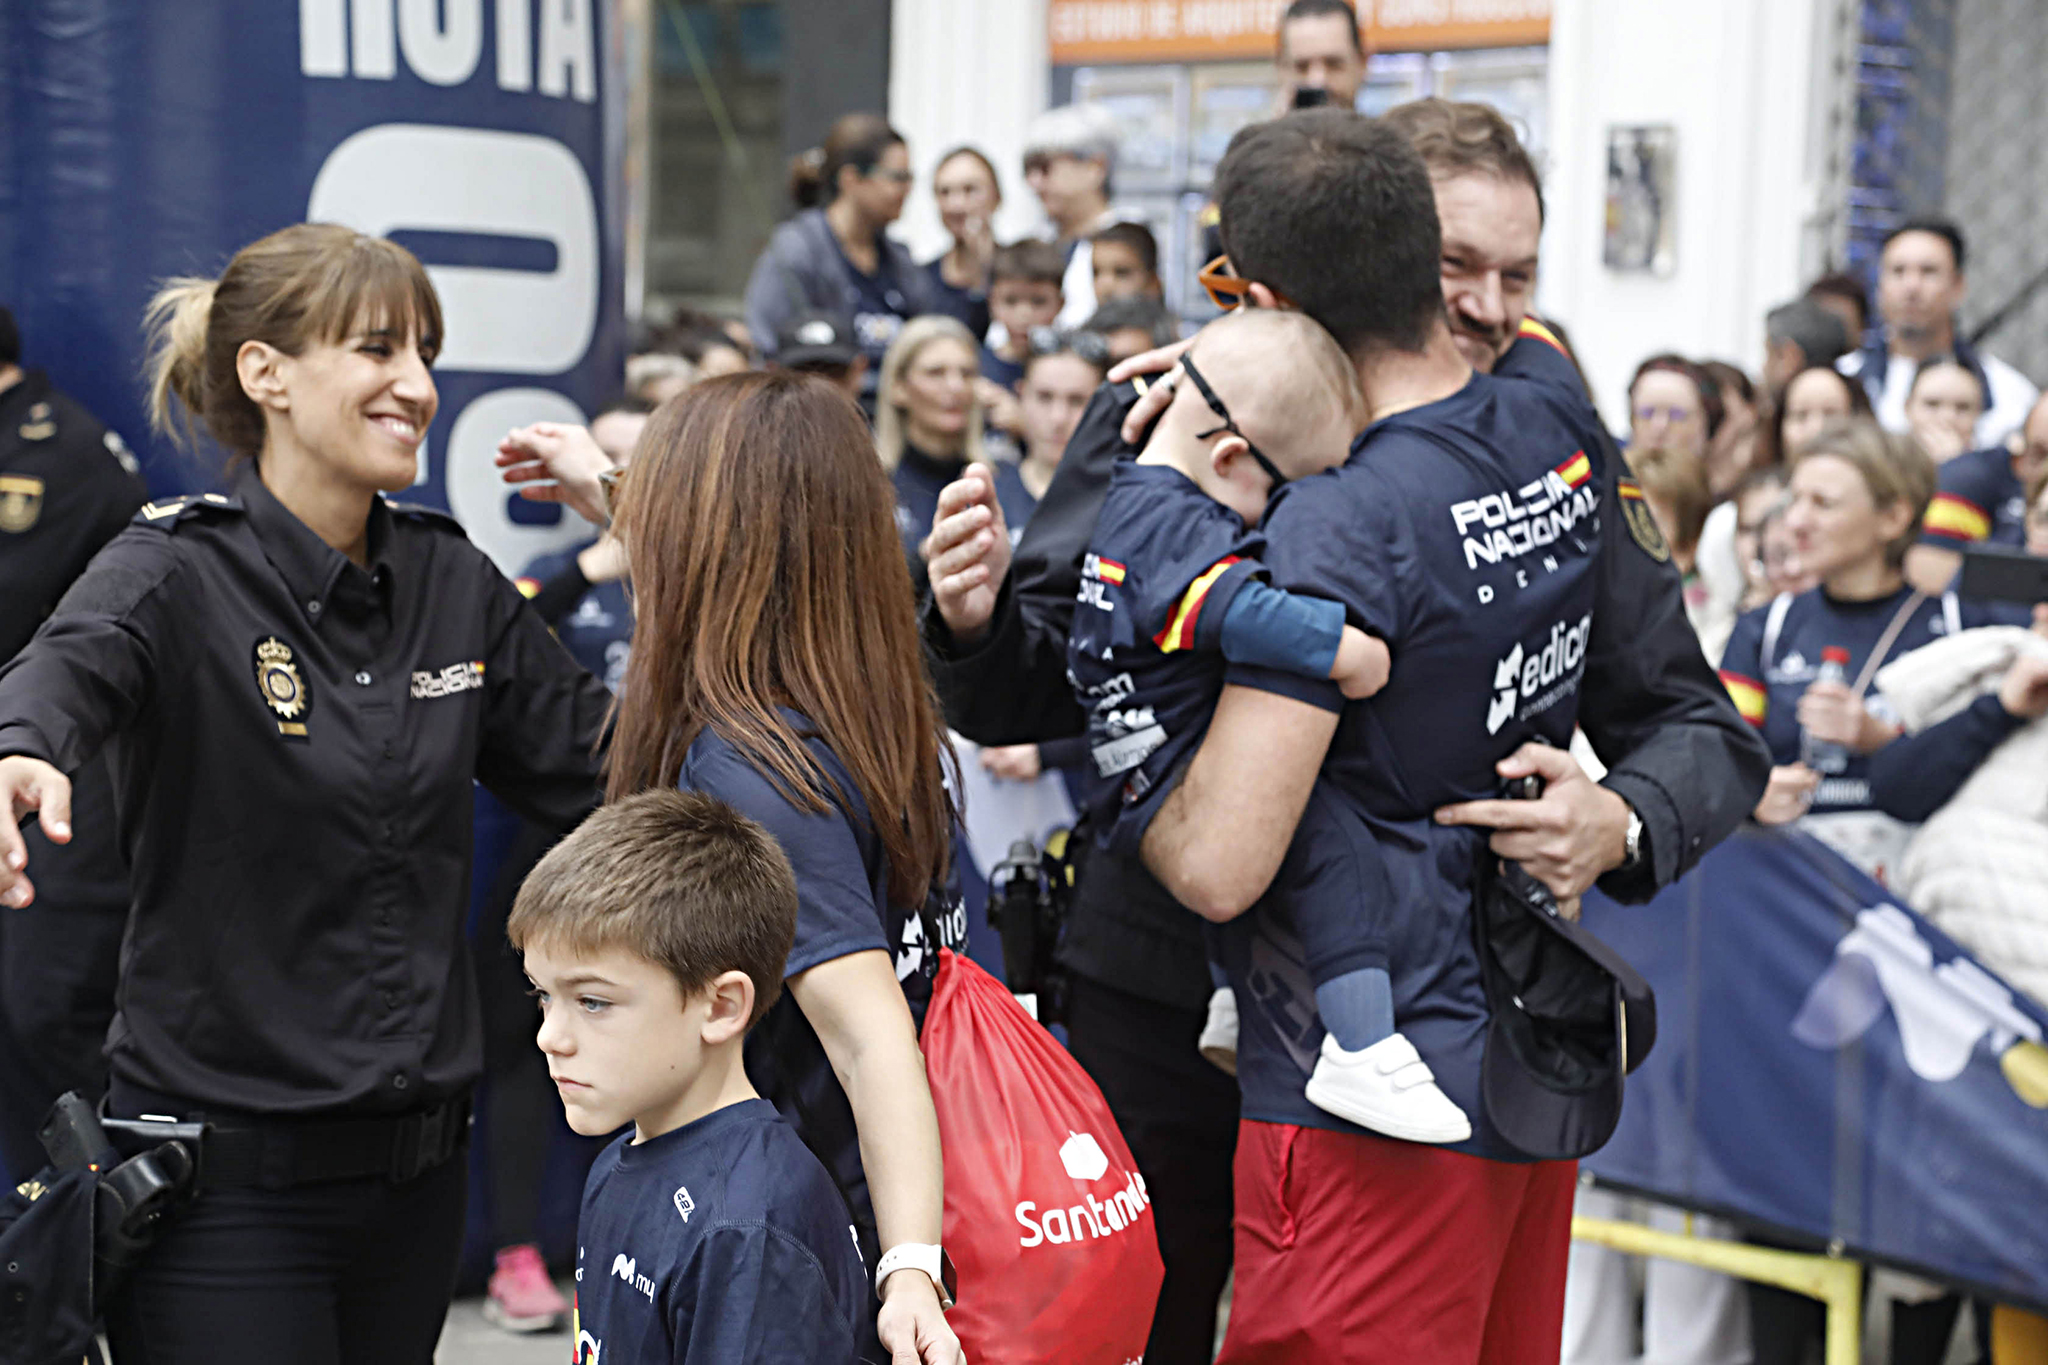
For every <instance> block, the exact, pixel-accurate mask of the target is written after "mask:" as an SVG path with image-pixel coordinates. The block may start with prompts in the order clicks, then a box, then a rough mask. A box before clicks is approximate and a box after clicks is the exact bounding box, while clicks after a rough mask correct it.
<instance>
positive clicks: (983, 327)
mask: <svg viewBox="0 0 2048 1365" xmlns="http://www.w3.org/2000/svg"><path fill="white" fill-rule="evenodd" d="M922 269H923V270H924V273H925V275H926V276H927V277H928V278H929V279H930V281H931V284H930V291H929V292H930V294H931V297H932V303H933V306H934V308H935V310H936V311H938V312H941V313H944V314H945V315H946V316H948V317H954V318H958V319H960V321H961V323H962V324H963V325H964V326H965V327H966V328H967V330H968V331H970V332H972V333H974V339H975V340H976V341H980V340H981V338H982V336H983V334H985V333H986V332H987V331H988V291H987V290H985V289H982V290H976V289H956V288H954V287H953V285H952V284H951V283H949V282H948V281H947V279H946V258H945V257H944V256H940V257H939V258H938V259H936V260H933V261H928V262H926V263H925V265H924V266H923V267H922Z"/></svg>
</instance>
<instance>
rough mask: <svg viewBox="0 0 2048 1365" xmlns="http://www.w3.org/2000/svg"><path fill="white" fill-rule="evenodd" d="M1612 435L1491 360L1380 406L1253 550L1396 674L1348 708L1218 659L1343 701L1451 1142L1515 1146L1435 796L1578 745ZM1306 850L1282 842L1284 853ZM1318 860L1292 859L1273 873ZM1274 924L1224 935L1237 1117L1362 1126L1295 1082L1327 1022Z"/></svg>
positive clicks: (1460, 793)
mask: <svg viewBox="0 0 2048 1365" xmlns="http://www.w3.org/2000/svg"><path fill="white" fill-rule="evenodd" d="M1573 383H1574V385H1575V384H1576V380H1575V379H1574V381H1573ZM1609 449H1610V447H1608V446H1607V445H1606V443H1605V442H1604V441H1603V440H1602V439H1601V433H1600V431H1599V426H1598V419H1597V418H1596V417H1595V416H1594V414H1593V413H1592V410H1591V409H1590V408H1589V407H1588V406H1587V405H1586V403H1585V401H1584V399H1583V398H1582V397H1577V396H1575V395H1571V394H1568V393H1567V392H1566V391H1564V390H1563V389H1561V388H1559V387H1555V386H1552V385H1549V384H1545V383H1532V382H1522V381H1514V380H1500V379H1494V378H1491V377H1489V376H1486V375H1475V376H1474V377H1473V378H1472V379H1471V381H1470V382H1469V383H1468V384H1466V385H1465V387H1464V388H1463V389H1461V390H1460V391H1459V392H1457V393H1456V394H1453V395H1451V396H1450V397H1447V398H1444V399H1442V400H1440V401H1438V402H1435V403H1431V404H1427V405H1425V406H1423V407H1420V408H1415V409H1411V410H1409V411H1406V412H1401V413H1397V414H1395V415H1393V416H1391V417H1387V418H1384V419H1382V420H1380V421H1378V422H1376V423H1374V424H1373V425H1372V426H1370V427H1368V428H1367V429H1366V431H1365V432H1364V434H1362V435H1361V436H1360V437H1359V438H1358V441H1357V442H1356V444H1355V445H1354V446H1353V449H1352V454H1351V458H1350V459H1349V460H1348V461H1347V462H1346V463H1345V464H1344V465H1343V466H1341V467H1340V468H1338V469H1335V470H1332V471H1330V472H1328V473H1325V474H1319V475H1316V476H1314V477H1312V478H1307V479H1302V480H1299V481H1297V482H1295V483H1292V484H1289V485H1288V486H1287V487H1286V488H1284V489H1282V490H1281V491H1280V493H1279V495H1278V496H1277V497H1276V498H1275V499H1274V501H1273V503H1272V505H1271V507H1270V508H1269V509H1268V512H1267V515H1266V520H1265V523H1264V530H1265V533H1266V539H1267V549H1266V553H1265V563H1266V567H1267V569H1268V571H1269V572H1270V573H1271V574H1272V577H1273V582H1274V584H1275V586H1277V587H1280V588H1283V589H1285V590H1287V591H1290V592H1299V593H1303V594H1307V595H1310V596H1321V597H1331V598H1335V599H1336V600H1338V601H1339V602H1341V603H1342V604H1343V606H1344V610H1345V614H1346V617H1347V618H1348V620H1349V621H1350V623H1351V624H1352V625H1355V626H1358V627H1360V628H1361V629H1364V630H1366V631H1368V632H1369V633H1372V634H1375V635H1378V636H1380V637H1381V638H1383V639H1384V640H1386V642H1387V644H1388V647H1389V648H1390V649H1391V650H1392V652H1393V660H1394V662H1393V670H1392V673H1391V676H1390V677H1389V680H1388V682H1387V685H1386V687H1385V688H1384V689H1383V690H1382V691H1381V692H1380V693H1379V694H1378V695H1376V696H1374V697H1372V698H1370V699H1369V700H1366V701H1363V702H1354V703H1352V704H1350V705H1349V706H1344V705H1343V702H1342V698H1341V696H1340V695H1339V693H1338V692H1337V690H1336V688H1335V686H1334V685H1332V684H1329V683H1317V682H1311V681H1309V680H1307V679H1302V678H1297V677H1293V676H1291V675H1287V674H1281V673H1274V672H1270V671H1263V670H1252V669H1245V668H1241V667H1234V668H1233V669H1232V670H1231V672H1230V678H1229V680H1230V681H1232V682H1237V683H1246V684H1249V685H1252V686H1256V687H1260V688H1263V689H1265V690H1269V691H1276V692H1280V693H1283V694H1286V695H1290V696H1293V697H1296V698H1298V699H1300V700H1305V701H1309V702H1313V703H1315V704H1317V705H1322V706H1325V707H1328V708H1330V709H1332V710H1336V709H1339V708H1340V707H1341V708H1342V711H1343V718H1342V720H1341V722H1340V723H1339V726H1338V729H1337V734H1336V737H1335V739H1334V740H1333V741H1332V743H1331V747H1330V753H1329V756H1328V758H1327V759H1326V761H1325V763H1324V765H1323V769H1322V778H1323V780H1325V781H1327V782H1329V783H1331V784H1332V785H1333V786H1334V787H1335V788H1336V789H1338V791H1340V792H1341V793H1342V795H1343V796H1344V797H1346V798H1347V799H1348V801H1349V803H1350V804H1351V805H1352V806H1354V807H1355V808H1356V809H1357V811H1358V812H1359V814H1360V816H1361V818H1362V819H1363V821H1364V823H1365V825H1366V827H1367V829H1368V830H1369V831H1370V832H1371V834H1372V837H1373V843H1374V844H1375V845H1377V847H1378V848H1379V850H1380V853H1381V858H1382V861H1383V863H1384V865H1385V868H1386V872H1387V877H1388V880H1389V884H1390V887H1391V896H1392V900H1391V906H1392V907H1393V909H1392V910H1391V911H1390V913H1389V914H1388V916H1387V917H1386V918H1387V921H1388V924H1387V935H1388V941H1387V956H1388V961H1389V966H1390V970H1391V973H1392V976H1393V984H1394V1014H1395V1017H1396V1018H1398V1019H1399V1020H1400V1021H1401V1027H1402V1032H1403V1033H1405V1034H1406V1035H1407V1036H1408V1038H1409V1039H1410V1040H1411V1041H1412V1042H1413V1043H1414V1044H1415V1046H1416V1048H1417V1050H1418V1051H1419V1052H1420V1053H1421V1054H1422V1056H1423V1058H1424V1060H1426V1061H1427V1062H1428V1063H1429V1065H1430V1067H1431V1068H1432V1069H1433V1070H1434V1071H1435V1073H1436V1079H1437V1082H1438V1084H1439V1085H1440V1086H1441V1087H1442V1088H1443V1090H1444V1092H1445V1094H1447V1095H1448V1096H1449V1097H1450V1098H1451V1099H1452V1101H1454V1102H1455V1103H1456V1104H1458V1105H1459V1107H1461V1108H1462V1109H1464V1110H1465V1112H1466V1113H1468V1114H1470V1115H1471V1116H1472V1119H1473V1128H1474V1133H1473V1137H1472V1138H1471V1139H1470V1140H1469V1141H1468V1142H1466V1143H1463V1144H1459V1150H1464V1151H1468V1152H1472V1153H1475V1154H1477V1155H1481V1156H1489V1157H1504V1158H1513V1157H1514V1156H1515V1155H1516V1153H1515V1152H1514V1151H1513V1149H1512V1148H1510V1147H1509V1146H1508V1145H1507V1144H1506V1143H1505V1142H1504V1141H1503V1140H1502V1139H1501V1138H1500V1137H1499V1136H1498V1134H1497V1133H1496V1132H1495V1131H1494V1130H1493V1128H1492V1125H1491V1124H1490V1123H1488V1122H1487V1121H1486V1117H1485V1110H1484V1107H1483V1106H1482V1105H1481V1103H1480V1099H1479V1068H1480V1060H1481V1056H1482V1052H1483V1048H1484V1038H1485V1030H1486V1021H1487V1011H1486V997H1485V993H1484V991H1483V989H1482V986H1481V982H1480V975H1479V965H1478V962H1477V960H1476V956H1475V952H1474V947H1473V926H1472V915H1471V900H1472V873H1473V869H1474V866H1475V860H1476V859H1477V857H1478V856H1479V854H1480V851H1481V849H1482V847H1483V845H1484V831H1477V830H1472V829H1466V828H1451V827H1445V826H1439V825H1437V824H1436V823H1435V821H1434V820H1433V819H1432V813H1433V812H1434V811H1435V809H1436V808H1437V807H1439V806H1442V805H1444V804H1446V803H1448V802H1454V801H1466V800H1473V799H1478V798H1486V797H1492V796H1495V795H1498V793H1499V786H1500V780H1499V778H1498V776H1497V775H1496V773H1495V771H1494V764H1495V763H1496V762H1498V761H1499V760H1500V759H1502V758H1504V757H1506V756H1507V755H1508V754H1510V753H1512V752H1513V751H1514V750H1515V749H1516V748H1518V747H1519V746H1520V745H1522V744H1523V743H1524V742H1526V741H1529V740H1543V741H1547V742H1549V743H1551V744H1555V745H1557V746H1559V747H1563V746H1564V745H1566V744H1567V743H1568V742H1569V741H1570V738H1571V733H1572V728H1573V725H1574V722H1575V720H1576V718H1577V714H1578V709H1579V697H1578V692H1579V686H1580V682H1581V680H1582V678H1583V676H1584V672H1585V667H1586V660H1587V653H1588V645H1589V641H1590V639H1591V635H1592V630H1593V612H1594V603H1595V600H1596V597H1597V596H1598V591H1599V579H1600V575H1601V573H1602V566H1603V560H1602V553H1601V551H1602V536H1603V532H1604V533H1605V534H1615V533H1617V532H1618V531H1619V528H1618V527H1617V528H1605V527H1604V523H1605V522H1606V521H1607V520H1608V519H1609V518H1610V517H1612V516H1613V515H1614V500H1615V498H1616V472H1615V471H1614V470H1613V469H1610V468H1609V467H1608V454H1607V452H1608V450H1609ZM1642 534H1643V535H1644V537H1645V539H1644V540H1643V541H1642V542H1639V543H1641V545H1642V549H1643V551H1644V552H1645V554H1646V555H1648V557H1647V558H1644V563H1645V565H1646V566H1647V567H1652V568H1654V567H1655V565H1654V564H1652V563H1651V562H1650V560H1651V559H1653V558H1655V554H1656V552H1658V551H1662V550H1663V545H1662V542H1661V540H1651V539H1648V537H1650V536H1653V535H1654V528H1653V527H1652V529H1651V530H1649V531H1646V532H1643V533H1642ZM1672 586H1673V589H1674V591H1675V583H1674V584H1673V585H1672ZM1316 856H1319V855H1318V853H1317V851H1316V850H1314V849H1312V848H1309V847H1306V846H1305V845H1304V844H1303V843H1302V842H1301V841H1297V842H1296V844H1294V845H1291V846H1290V851H1289V858H1290V860H1294V859H1296V858H1297V857H1316ZM1314 875H1315V873H1314V870H1313V868H1310V869H1304V870H1299V871H1295V870H1290V869H1289V868H1288V867H1287V866H1285V865H1283V868H1282V872H1281V876H1280V878H1279V881H1280V882H1281V883H1283V884H1291V883H1293V882H1295V881H1297V880H1300V879H1301V878H1302V877H1307V878H1310V879H1313V877H1314ZM1286 919H1287V916H1286V915H1285V914H1277V915H1276V914H1267V913H1265V908H1264V907H1263V906H1262V907H1261V912H1260V913H1258V914H1255V915H1248V916H1244V917H1242V918H1241V919H1240V920H1238V921H1236V922H1234V923H1233V924H1232V925H1230V926H1227V930H1226V933H1225V934H1224V935H1223V936H1222V937H1223V944H1222V947H1223V957H1224V964H1225V968H1226V970H1227V971H1228V972H1229V974H1230V977H1231V981H1232V984H1233V986H1235V987H1236V992H1237V1000H1238V1011H1239V1018H1240V1034H1239V1040H1238V1055H1239V1063H1238V1081H1239V1084H1240V1086H1241V1087H1242V1090H1243V1095H1244V1113H1245V1116H1246V1117H1247V1118H1252V1119H1260V1120H1265V1121H1268V1122H1278V1123H1293V1124H1304V1125H1308V1126H1312V1127H1320V1128H1332V1129H1338V1130H1342V1131H1354V1132H1355V1131H1362V1130H1358V1129H1353V1128H1351V1126H1350V1125H1348V1124H1346V1123H1344V1122H1343V1121H1342V1120H1340V1119H1337V1118H1335V1117H1333V1116H1331V1115H1329V1114H1326V1113H1324V1112H1323V1111H1322V1110H1320V1109H1318V1108H1316V1107H1315V1106H1314V1105H1312V1104H1310V1103H1309V1102H1308V1100H1307V1099H1306V1097H1305V1096H1304V1094H1303V1087H1304V1085H1305V1083H1306V1081H1307V1078H1308V1074H1309V1071H1310V1069H1311V1068H1313V1066H1314V1065H1315V1059H1316V1049H1317V1048H1318V1046H1319V1045H1320V1043H1321V1038H1322V1028H1321V1025H1320V1024H1319V1023H1318V1022H1317V1019H1316V1013H1315V999H1314V994H1313V989H1312V986H1311V983H1310V980H1309V976H1308V973H1307V971H1306V968H1305V964H1304V961H1303V949H1302V945H1301V943H1300V941H1299V939H1298V937H1297V936H1296V935H1294V934H1293V933H1292V932H1291V931H1289V930H1288V929H1287V928H1286V924H1285V921H1286Z"/></svg>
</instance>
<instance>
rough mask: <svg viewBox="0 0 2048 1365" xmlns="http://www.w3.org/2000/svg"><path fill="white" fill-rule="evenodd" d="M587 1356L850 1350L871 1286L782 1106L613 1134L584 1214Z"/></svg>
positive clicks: (759, 1105)
mask: <svg viewBox="0 0 2048 1365" xmlns="http://www.w3.org/2000/svg"><path fill="white" fill-rule="evenodd" d="M576 1237H577V1247H576V1319H575V1324H574V1330H575V1333H576V1340H575V1357H574V1358H575V1361H576V1365H682V1362H684V1361H689V1362H691V1365H700V1363H701V1365H853V1362H855V1361H858V1360H860V1359H861V1348H860V1343H861V1342H862V1341H863V1340H864V1339H865V1337H866V1335H867V1333H868V1319H869V1317H870V1316H871V1313H870V1311H869V1310H870V1309H871V1308H872V1307H873V1306H874V1294H873V1291H871V1290H870V1289H869V1288H868V1282H867V1271H866V1268H865V1267H864V1266H863V1265H862V1263H861V1258H860V1253H859V1252H858V1251H857V1250H856V1249H855V1246H854V1239H853V1229H852V1227H851V1226H850V1225H849V1224H848V1222H847V1217H846V1205H845V1203H844V1201H842V1200H841V1199H840V1197H839V1191H838V1190H836V1189H834V1188H833V1186H832V1181H831V1179H830V1178H829V1177H828V1176H827V1175H826V1174H825V1171H824V1168H823V1167H821V1166H819V1165H818V1159H817V1158H816V1157H815V1156H812V1155H811V1153H810V1151H809V1150H808V1149H807V1148H805V1146H804V1144H803V1142H802V1141H801V1140H800V1139H799V1138H798V1137H797V1135H796V1133H795V1132H794V1131H793V1130H792V1129H791V1128H790V1126H789V1125H788V1124H786V1123H784V1122H783V1121H782V1118H781V1116H780V1115H778V1114H777V1113H776V1112H775V1107H774V1106H773V1105H771V1104H768V1103H767V1102H766V1101H764V1100H757V1099H756V1100H742V1101H741V1102H739V1103H738V1104H732V1105H727V1106H726V1107H725V1108H723V1109H716V1110H713V1111H712V1112H711V1113H709V1114H706V1115H705V1116H704V1117H703V1118H700V1119H697V1120H696V1121H694V1122H692V1123H687V1124H684V1125H683V1126H682V1127H681V1128H678V1129H675V1130H674V1131H673V1132H668V1133H663V1134H662V1135H661V1136H660V1137H656V1138H650V1139H649V1140H647V1141H646V1142H643V1143H639V1144H637V1145H636V1144H635V1143H634V1141H633V1135H632V1134H631V1133H630V1132H629V1133H627V1134H625V1135H624V1136H622V1137H621V1138H620V1139H619V1140H618V1141H617V1142H614V1143H613V1144H612V1145H611V1146H610V1147H608V1148H606V1149H605V1151H604V1153H603V1154H602V1155H600V1156H599V1157H598V1158H597V1160H596V1162H595V1163H593V1164H592V1166H591V1168H590V1176H589V1179H587V1180H586V1181H585V1182H584V1186H583V1212H582V1216H581V1218H580V1219H579V1220H578V1225H577V1233H576Z"/></svg>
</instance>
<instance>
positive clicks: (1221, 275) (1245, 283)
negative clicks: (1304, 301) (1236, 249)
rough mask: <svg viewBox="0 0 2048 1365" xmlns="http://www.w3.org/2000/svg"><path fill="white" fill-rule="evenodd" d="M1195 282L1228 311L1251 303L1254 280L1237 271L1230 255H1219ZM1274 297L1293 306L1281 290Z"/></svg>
mask: <svg viewBox="0 0 2048 1365" xmlns="http://www.w3.org/2000/svg"><path fill="white" fill-rule="evenodd" d="M1195 283H1196V284H1199V285H1201V286H1202V289H1203V291H1204V292H1205V293H1207V294H1208V296H1209V302H1211V303H1213V304H1215V305H1216V306H1217V307H1218V308H1221V309H1222V310H1223V311H1224V312H1226V313H1228V312H1229V311H1230V310H1231V309H1233V308H1240V307H1247V306H1249V305H1250V304H1251V289H1252V282H1251V281H1250V280H1248V279H1245V278H1244V277H1243V276H1241V275H1239V274H1238V273H1237V267H1236V266H1234V265H1232V264H1231V263H1230V257H1228V256H1218V257H1217V258H1216V259H1215V260H1213V261H1211V262H1209V264H1207V265H1205V266H1203V267H1202V268H1201V269H1200V270H1199V271H1197V272H1196V273H1195ZM1273 298H1274V299H1275V300H1276V301H1277V302H1280V303H1283V304H1286V305H1287V306H1288V307H1290V308H1292V307H1293V306H1294V305H1293V303H1292V302H1291V301H1289V299H1288V297H1287V296H1286V295H1285V294H1282V293H1281V292H1280V291H1279V290H1277V289H1276V290H1274V291H1273Z"/></svg>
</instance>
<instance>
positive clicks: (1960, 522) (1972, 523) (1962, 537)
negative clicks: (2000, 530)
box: [1923, 493, 1991, 545]
mask: <svg viewBox="0 0 2048 1365" xmlns="http://www.w3.org/2000/svg"><path fill="white" fill-rule="evenodd" d="M1923 529H1924V530H1925V531H1926V532H1927V534H1928V535H1930V536H1939V537H1941V538H1942V539H1943V540H1953V541H1955V542H1957V543H1958V544H1962V545H1968V544H1970V543H1972V542H1974V541H1979V540H1984V539H1987V538H1988V537H1989V536H1990V535H1991V518H1990V517H1989V516H1988V515H1986V514H1985V511H1984V509H1983V508H1981V507H1979V506H1978V505H1977V504H1976V503H1974V502H1971V501H1970V500H1969V499H1968V498H1965V497H1960V496H1958V495H1956V494H1954V493H1936V494H1935V495H1934V501H1933V502H1931V503H1929V504H1928V505H1927V520H1926V521H1925V522H1924V523H1923Z"/></svg>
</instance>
